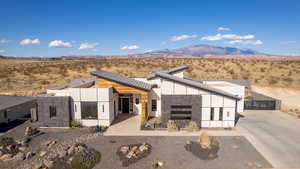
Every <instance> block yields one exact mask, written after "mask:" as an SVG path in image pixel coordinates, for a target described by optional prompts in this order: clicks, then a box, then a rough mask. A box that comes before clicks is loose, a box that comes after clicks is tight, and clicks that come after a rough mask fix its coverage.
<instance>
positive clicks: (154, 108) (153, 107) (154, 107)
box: [151, 100, 157, 111]
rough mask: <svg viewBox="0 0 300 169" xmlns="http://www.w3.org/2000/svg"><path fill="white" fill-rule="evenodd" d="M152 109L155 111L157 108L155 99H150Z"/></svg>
mask: <svg viewBox="0 0 300 169" xmlns="http://www.w3.org/2000/svg"><path fill="white" fill-rule="evenodd" d="M151 103H152V111H156V110H157V100H152V101H151Z"/></svg>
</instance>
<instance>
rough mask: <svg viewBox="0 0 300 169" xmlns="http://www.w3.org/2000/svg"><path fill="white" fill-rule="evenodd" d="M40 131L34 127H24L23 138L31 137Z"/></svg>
mask: <svg viewBox="0 0 300 169" xmlns="http://www.w3.org/2000/svg"><path fill="white" fill-rule="evenodd" d="M39 132H40V131H39V130H38V129H37V128H35V127H26V129H25V136H33V135H36V134H38V133H39Z"/></svg>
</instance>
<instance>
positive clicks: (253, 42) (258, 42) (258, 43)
mask: <svg viewBox="0 0 300 169" xmlns="http://www.w3.org/2000/svg"><path fill="white" fill-rule="evenodd" d="M225 44H229V45H234V44H236V45H262V44H263V42H262V41H261V40H256V41H250V40H248V41H244V40H233V41H229V42H225Z"/></svg>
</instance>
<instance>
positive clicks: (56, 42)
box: [48, 40, 72, 48]
mask: <svg viewBox="0 0 300 169" xmlns="http://www.w3.org/2000/svg"><path fill="white" fill-rule="evenodd" d="M48 46H49V47H50V48H52V47H54V48H58V47H62V48H71V47H72V44H71V43H70V42H64V41H62V40H54V41H51V42H50V43H49V45H48Z"/></svg>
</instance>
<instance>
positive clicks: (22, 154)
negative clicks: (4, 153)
mask: <svg viewBox="0 0 300 169" xmlns="http://www.w3.org/2000/svg"><path fill="white" fill-rule="evenodd" d="M14 159H15V160H24V159H25V154H24V153H22V152H18V153H17V154H16V155H15V156H14Z"/></svg>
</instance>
